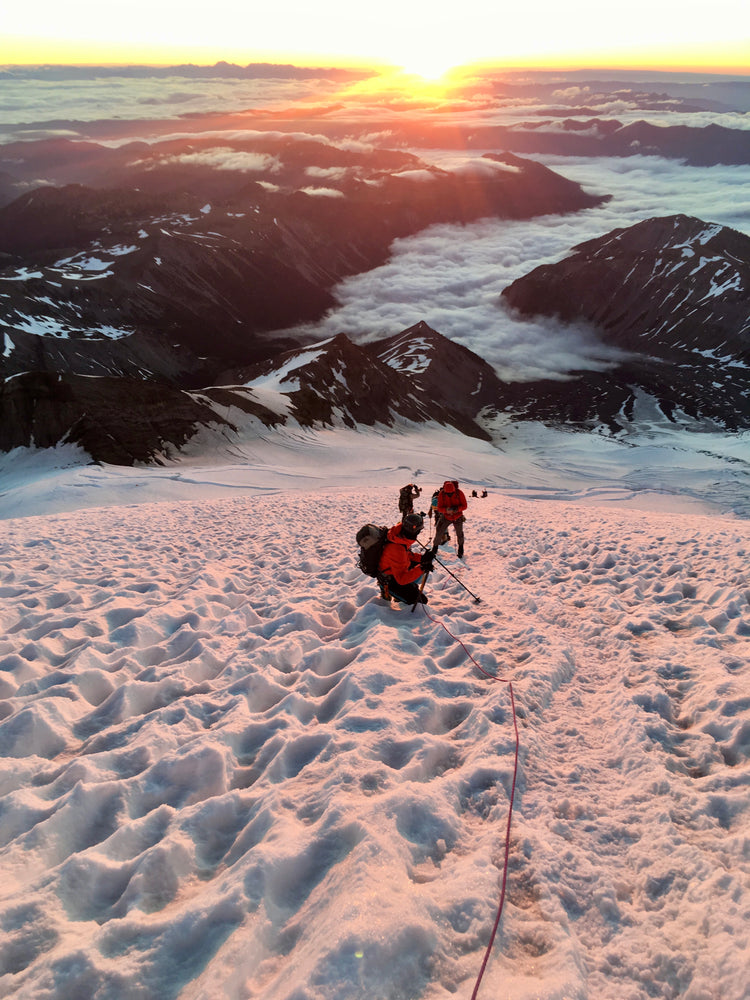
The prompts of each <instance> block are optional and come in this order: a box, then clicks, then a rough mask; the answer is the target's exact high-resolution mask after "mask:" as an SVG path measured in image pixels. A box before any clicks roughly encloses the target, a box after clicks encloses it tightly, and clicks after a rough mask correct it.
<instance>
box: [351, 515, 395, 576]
mask: <svg viewBox="0 0 750 1000" xmlns="http://www.w3.org/2000/svg"><path fill="white" fill-rule="evenodd" d="M387 541H388V528H383V527H378V525H377V524H363V525H362V527H361V528H360V529H359V531H358V532H357V545H359V558H358V560H357V565H358V566H359V568H360V569H361V570H362V572H363V573H364V574H365V576H374V577H377V576H378V566H379V565H380V557H381V556H382V554H383V549H384V548H385V543H386V542H387Z"/></svg>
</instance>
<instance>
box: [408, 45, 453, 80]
mask: <svg viewBox="0 0 750 1000" xmlns="http://www.w3.org/2000/svg"><path fill="white" fill-rule="evenodd" d="M454 66H455V64H454V63H453V62H452V61H449V60H447V59H444V58H441V56H440V55H439V54H438V53H434V54H433V53H430V52H425V53H424V54H423V55H421V56H419V57H418V58H410V59H409V61H408V62H407V63H405V64H404V65H402V66H401V72H402V73H403V74H404V75H405V76H416V77H419V78H420V79H421V80H425V81H426V82H428V83H438V82H439V81H441V80H443V79H444V78H445V77H446V76H447V75H448V74H449V73H450V71H451V70H452V69H454Z"/></svg>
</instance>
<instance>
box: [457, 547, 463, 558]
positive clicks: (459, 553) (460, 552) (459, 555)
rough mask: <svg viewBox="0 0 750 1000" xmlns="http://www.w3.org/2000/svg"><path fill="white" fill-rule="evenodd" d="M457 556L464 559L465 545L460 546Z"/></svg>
mask: <svg viewBox="0 0 750 1000" xmlns="http://www.w3.org/2000/svg"><path fill="white" fill-rule="evenodd" d="M456 555H457V556H458V558H459V559H463V557H464V547H463V545H459V546H458V552H457V553H456Z"/></svg>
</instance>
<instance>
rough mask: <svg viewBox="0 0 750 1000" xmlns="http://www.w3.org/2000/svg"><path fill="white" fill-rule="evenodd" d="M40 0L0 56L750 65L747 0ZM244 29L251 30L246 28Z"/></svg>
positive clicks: (441, 66) (14, 59)
mask: <svg viewBox="0 0 750 1000" xmlns="http://www.w3.org/2000/svg"><path fill="white" fill-rule="evenodd" d="M251 7H252V5H250V6H248V5H247V4H246V3H244V2H242V3H241V2H240V0H212V3H211V5H210V7H209V8H206V6H205V5H204V4H199V3H197V2H196V0H127V2H125V0H111V2H109V3H103V2H102V0H76V2H75V4H74V5H72V8H71V6H70V5H65V4H61V3H60V2H59V0H36V2H35V3H34V4H26V5H24V4H14V5H12V6H8V9H7V10H4V11H3V32H2V36H0V64H6V65H7V64H49V63H62V64H68V65H73V64H88V65H92V64H99V65H123V64H128V63H130V64H141V65H143V64H146V65H149V64H150V65H162V66H164V65H176V64H179V63H195V64H198V65H204V66H205V65H212V64H213V63H216V62H219V61H222V60H223V61H226V62H230V63H236V64H238V65H247V64H248V63H253V62H270V63H293V64H295V65H298V66H320V67H327V66H349V67H353V68H363V67H368V68H370V67H374V68H385V67H390V68H391V69H392V68H394V67H401V68H402V70H403V72H405V73H407V74H411V75H413V76H420V77H422V78H423V79H424V80H437V79H439V78H440V77H442V76H443V75H444V74H445V73H446V72H447V71H448V70H451V69H453V68H456V67H466V66H468V65H482V66H493V67H497V66H504V67H507V68H509V69H516V68H535V69H544V68H547V69H561V68H566V69H572V68H579V69H586V68H604V67H607V68H609V67H612V68H622V69H626V68H629V69H641V70H645V69H651V70H656V69H695V70H702V71H704V72H732V73H742V74H743V75H748V74H750V5H748V0H714V7H713V8H712V12H711V15H710V16H707V15H706V13H705V5H704V3H703V0H659V2H658V3H653V2H652V0H629V3H628V6H627V9H626V10H623V11H621V12H619V13H618V14H617V15H615V14H614V13H613V14H612V16H608V17H607V18H606V19H605V18H602V14H601V0H568V2H567V3H566V4H561V3H560V2H559V0H524V2H523V3H522V4H520V5H517V6H516V7H515V8H514V9H513V10H512V12H510V11H508V9H507V8H506V7H505V6H504V5H499V4H498V3H497V0H472V5H471V7H470V8H468V7H467V8H464V9H462V8H460V7H458V8H457V6H456V4H455V2H454V0H451V2H448V0H409V2H408V3H405V2H404V0H379V2H378V5H377V7H376V9H372V8H363V7H361V6H359V5H353V4H352V3H351V0H317V3H316V4H314V5H312V4H309V3H307V2H305V3H303V2H302V0H283V2H282V3H277V4H274V3H270V2H269V3H268V4H267V5H265V7H266V9H265V10H264V12H263V17H262V18H259V17H258V16H257V12H254V11H253V10H252V9H250V8H251ZM245 40H247V41H246V44H243V42H245Z"/></svg>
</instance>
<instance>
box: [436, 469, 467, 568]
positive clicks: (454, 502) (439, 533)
mask: <svg viewBox="0 0 750 1000" xmlns="http://www.w3.org/2000/svg"><path fill="white" fill-rule="evenodd" d="M466 506H467V504H466V497H465V496H464V494H463V491H462V490H460V489H459V488H458V480H456V479H446V481H445V482H444V483H443V485H442V487H441V489H440V491H439V493H438V498H437V517H436V519H435V544H434V545H433V548H432V551H433V553H435V552H437V547H438V545H444V544H445V542H446V541H447V540H448V537H449V536H448V528H449V527H450V526H451V525H452V526H453V529H454V531H455V532H456V542H457V544H458V549H457V550H456V555H457V556H458V558H459V559H463V555H464V521H465V520H466V518H465V517H464V511H465V510H466Z"/></svg>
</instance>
